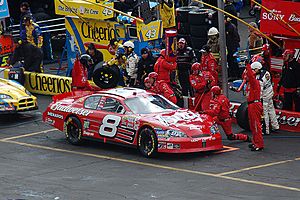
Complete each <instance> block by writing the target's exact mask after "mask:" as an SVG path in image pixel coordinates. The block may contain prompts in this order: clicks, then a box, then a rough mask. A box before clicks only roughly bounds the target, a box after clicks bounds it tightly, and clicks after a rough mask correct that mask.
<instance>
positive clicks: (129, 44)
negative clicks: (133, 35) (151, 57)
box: [123, 41, 134, 49]
mask: <svg viewBox="0 0 300 200" xmlns="http://www.w3.org/2000/svg"><path fill="white" fill-rule="evenodd" d="M123 46H124V47H126V48H132V49H134V44H133V42H131V41H126V42H124V44H123Z"/></svg>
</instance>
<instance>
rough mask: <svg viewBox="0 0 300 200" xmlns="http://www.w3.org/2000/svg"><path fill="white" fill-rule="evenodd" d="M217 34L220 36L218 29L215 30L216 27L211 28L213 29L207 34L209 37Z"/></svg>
mask: <svg viewBox="0 0 300 200" xmlns="http://www.w3.org/2000/svg"><path fill="white" fill-rule="evenodd" d="M217 34H219V31H218V29H217V28H215V27H211V28H210V29H209V30H208V33H207V35H208V36H211V35H217Z"/></svg>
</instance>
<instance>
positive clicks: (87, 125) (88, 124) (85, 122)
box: [83, 120, 90, 129]
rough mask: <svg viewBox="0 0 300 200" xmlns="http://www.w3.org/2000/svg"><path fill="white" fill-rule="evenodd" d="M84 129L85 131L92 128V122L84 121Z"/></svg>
mask: <svg viewBox="0 0 300 200" xmlns="http://www.w3.org/2000/svg"><path fill="white" fill-rule="evenodd" d="M83 128H84V129H88V128H90V121H88V120H84V121H83Z"/></svg>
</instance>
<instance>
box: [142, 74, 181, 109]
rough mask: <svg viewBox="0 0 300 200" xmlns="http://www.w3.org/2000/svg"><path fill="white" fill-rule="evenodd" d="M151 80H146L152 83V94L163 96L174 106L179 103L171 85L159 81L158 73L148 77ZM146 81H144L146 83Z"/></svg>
mask: <svg viewBox="0 0 300 200" xmlns="http://www.w3.org/2000/svg"><path fill="white" fill-rule="evenodd" d="M148 78H149V80H146V78H145V80H146V82H147V81H149V82H150V84H151V89H150V91H151V92H155V93H157V94H160V95H163V96H164V97H165V98H167V99H168V100H170V101H171V102H173V103H174V104H176V103H177V98H176V96H175V93H174V91H173V90H172V89H171V87H170V85H169V84H168V83H166V81H164V80H157V78H158V74H157V73H156V72H151V73H150V74H149V75H148ZM145 80H144V81H145Z"/></svg>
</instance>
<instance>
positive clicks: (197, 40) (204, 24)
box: [189, 9, 217, 50]
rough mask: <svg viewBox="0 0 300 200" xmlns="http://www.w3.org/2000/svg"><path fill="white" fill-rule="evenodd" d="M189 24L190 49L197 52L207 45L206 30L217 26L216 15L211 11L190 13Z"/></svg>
mask: <svg viewBox="0 0 300 200" xmlns="http://www.w3.org/2000/svg"><path fill="white" fill-rule="evenodd" d="M189 24H190V35H191V42H192V47H193V48H194V49H198V50H199V49H201V48H202V46H203V45H205V44H206V43H207V40H208V38H207V32H208V30H209V29H210V28H211V27H213V26H216V24H217V13H216V12H215V11H213V10H211V9H199V10H197V11H190V12H189Z"/></svg>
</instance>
